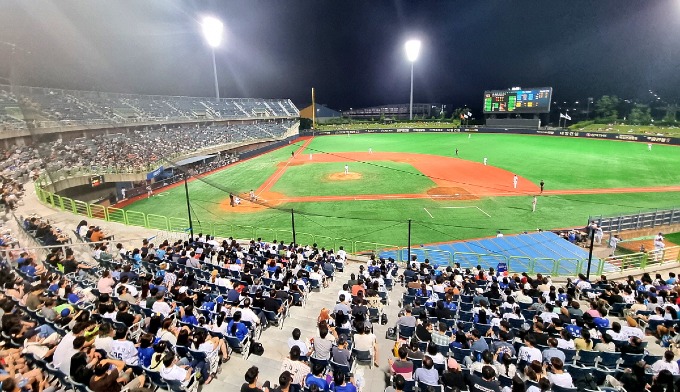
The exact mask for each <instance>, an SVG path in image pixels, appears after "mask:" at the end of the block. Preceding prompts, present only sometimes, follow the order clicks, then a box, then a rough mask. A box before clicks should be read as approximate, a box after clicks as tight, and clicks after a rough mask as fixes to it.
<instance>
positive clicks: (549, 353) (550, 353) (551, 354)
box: [543, 338, 566, 363]
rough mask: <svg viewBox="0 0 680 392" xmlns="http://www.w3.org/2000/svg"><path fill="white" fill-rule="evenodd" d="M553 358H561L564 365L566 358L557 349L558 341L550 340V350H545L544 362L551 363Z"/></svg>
mask: <svg viewBox="0 0 680 392" xmlns="http://www.w3.org/2000/svg"><path fill="white" fill-rule="evenodd" d="M552 358H559V359H560V360H561V361H562V363H564V361H565V359H566V357H565V355H564V352H562V350H560V349H559V348H557V339H555V338H549V339H548V348H547V349H545V350H543V362H544V363H546V362H550V360H551V359H552Z"/></svg>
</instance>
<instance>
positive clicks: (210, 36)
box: [201, 16, 224, 101]
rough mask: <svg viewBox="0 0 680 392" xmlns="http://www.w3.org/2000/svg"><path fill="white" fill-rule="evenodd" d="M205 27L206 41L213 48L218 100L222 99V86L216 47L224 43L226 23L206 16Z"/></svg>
mask: <svg viewBox="0 0 680 392" xmlns="http://www.w3.org/2000/svg"><path fill="white" fill-rule="evenodd" d="M201 27H202V28H203V37H204V38H205V41H206V42H207V43H208V45H210V49H211V50H212V63H213V76H214V77H215V98H216V99H217V101H219V100H220V87H219V84H218V83H217V64H216V63H215V48H216V47H218V46H220V44H221V43H222V31H223V30H224V25H223V24H222V22H221V21H220V20H219V19H216V18H213V17H212V16H206V17H205V18H203V22H202V23H201Z"/></svg>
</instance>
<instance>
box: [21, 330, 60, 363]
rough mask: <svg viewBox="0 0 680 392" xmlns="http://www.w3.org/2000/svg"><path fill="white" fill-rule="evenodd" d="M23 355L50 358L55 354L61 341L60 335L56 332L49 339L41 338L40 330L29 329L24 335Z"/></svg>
mask: <svg viewBox="0 0 680 392" xmlns="http://www.w3.org/2000/svg"><path fill="white" fill-rule="evenodd" d="M23 338H24V348H23V351H22V352H23V353H27V354H32V355H34V356H35V357H37V358H48V357H50V356H52V354H54V351H55V350H56V349H57V346H56V345H54V344H55V343H56V342H57V341H58V340H59V334H57V333H56V332H54V333H53V334H51V335H49V336H48V337H45V338H43V337H41V336H40V332H39V331H38V329H29V330H28V331H26V332H25V333H24V336H23Z"/></svg>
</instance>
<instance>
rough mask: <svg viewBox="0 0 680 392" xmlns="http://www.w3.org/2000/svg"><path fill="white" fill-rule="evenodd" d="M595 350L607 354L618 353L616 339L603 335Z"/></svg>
mask: <svg viewBox="0 0 680 392" xmlns="http://www.w3.org/2000/svg"><path fill="white" fill-rule="evenodd" d="M593 350H594V351H601V352H606V353H614V352H616V344H614V339H612V336H611V335H610V334H608V333H606V334H604V335H602V341H601V342H599V343H597V344H596V345H595V347H593Z"/></svg>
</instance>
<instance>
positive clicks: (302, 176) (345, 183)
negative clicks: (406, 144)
mask: <svg viewBox="0 0 680 392" xmlns="http://www.w3.org/2000/svg"><path fill="white" fill-rule="evenodd" d="M347 163H348V166H349V171H350V174H358V175H359V176H361V178H360V179H350V180H345V179H344V177H345V175H344V167H345V165H344V163H339V162H333V163H329V162H325V163H311V162H310V163H308V164H305V165H301V166H291V167H288V169H287V170H286V172H285V173H284V174H283V176H282V177H281V179H280V180H279V181H278V182H277V183H276V185H274V187H273V188H272V191H274V192H280V193H283V194H286V195H290V196H327V195H384V194H396V193H423V192H425V191H426V190H428V189H429V188H431V187H433V186H435V183H434V182H433V181H432V180H430V179H429V178H428V177H425V176H423V175H422V173H420V172H419V171H418V170H416V169H415V168H414V167H413V166H411V165H409V164H407V163H399V162H389V161H374V162H372V163H373V164H366V163H362V162H347ZM331 175H335V177H336V179H331Z"/></svg>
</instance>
